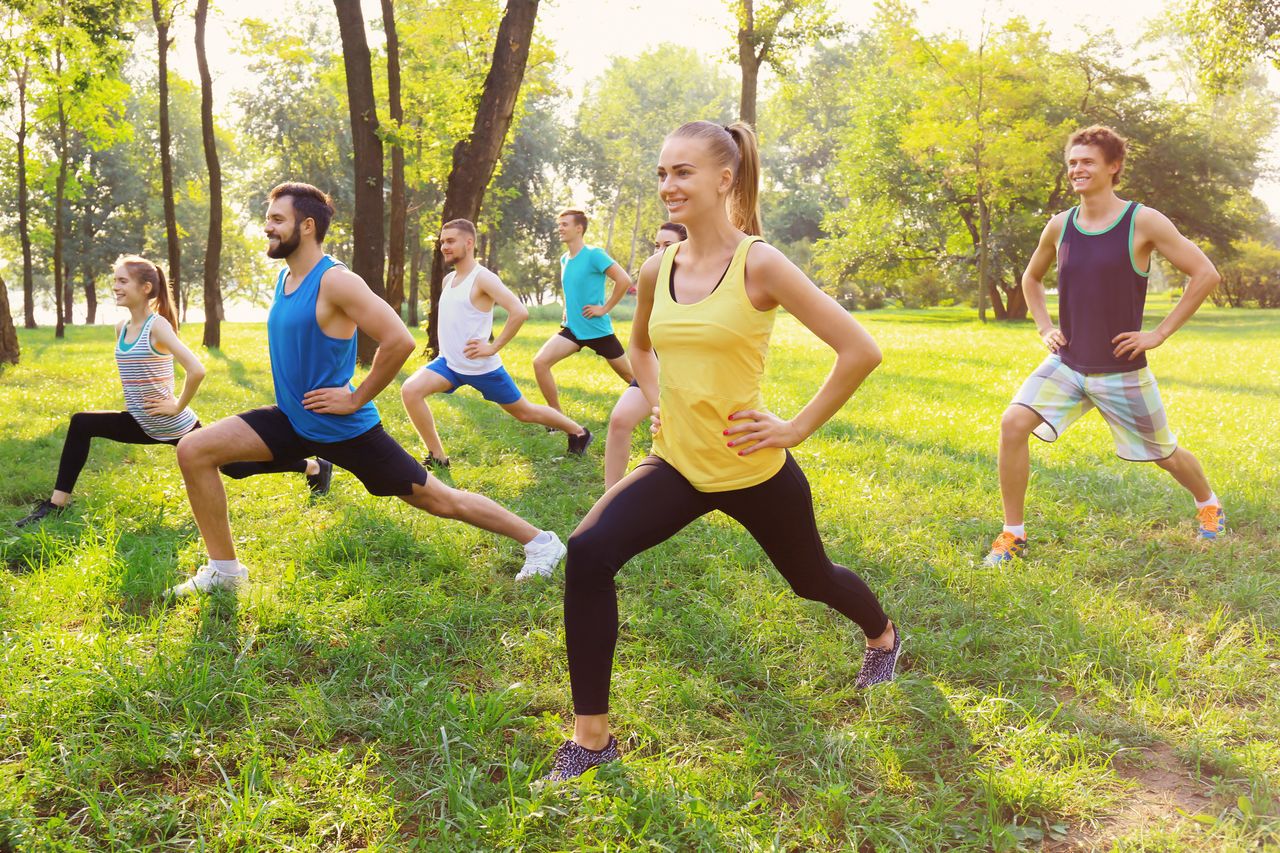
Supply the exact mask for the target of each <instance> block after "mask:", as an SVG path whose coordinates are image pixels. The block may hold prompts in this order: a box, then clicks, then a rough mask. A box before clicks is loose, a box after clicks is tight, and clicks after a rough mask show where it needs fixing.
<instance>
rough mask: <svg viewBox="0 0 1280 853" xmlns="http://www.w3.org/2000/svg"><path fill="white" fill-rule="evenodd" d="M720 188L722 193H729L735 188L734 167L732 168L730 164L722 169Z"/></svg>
mask: <svg viewBox="0 0 1280 853" xmlns="http://www.w3.org/2000/svg"><path fill="white" fill-rule="evenodd" d="M718 189H719V191H720V192H721V193H725V194H727V193H728V192H729V190H731V189H733V169H730V168H729V167H728V166H725V167H724V168H723V169H721V170H720V186H719V187H718Z"/></svg>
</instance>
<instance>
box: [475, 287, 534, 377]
mask: <svg viewBox="0 0 1280 853" xmlns="http://www.w3.org/2000/svg"><path fill="white" fill-rule="evenodd" d="M476 285H477V286H478V287H479V288H480V291H481V292H482V293H484V294H485V295H486V296H488V297H489V298H490V299H492V300H493V301H494V303H495V304H497V305H501V306H502V308H503V309H504V310H505V311H506V312H507V322H505V323H503V324H502V333H501V334H500V335H498V336H497V337H496V338H494V341H493V343H489V342H488V341H482V340H480V339H479V338H473V339H472V340H469V341H467V343H466V346H464V347H463V348H462V354H463V355H465V356H466V357H467V358H487V357H488V356H491V355H495V354H496V353H497V352H498V350H500V349H502V348H503V347H504V346H506V345H507V344H508V343H510V342H511V339H512V338H514V337H515V336H516V332H519V331H520V327H521V326H523V325H524V323H525V321H526V320H528V319H529V309H528V308H526V307H524V304H523V303H522V302H521V301H520V299H519V298H518V297H517V296H516V295H515V294H514V293H512V292H511V290H510V288H508V287H507V286H506V285H505V284H503V283H502V279H500V278H498V277H497V276H496V275H494V274H493V273H491V272H488V271H485V272H482V273H481V274H480V275H479V276H477V277H476Z"/></svg>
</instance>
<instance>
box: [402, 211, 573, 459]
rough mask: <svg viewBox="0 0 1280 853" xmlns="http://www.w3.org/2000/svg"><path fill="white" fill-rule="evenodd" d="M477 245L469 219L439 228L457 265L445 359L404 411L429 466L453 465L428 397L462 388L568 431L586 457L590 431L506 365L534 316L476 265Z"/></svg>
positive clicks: (443, 341) (417, 384)
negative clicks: (522, 383)
mask: <svg viewBox="0 0 1280 853" xmlns="http://www.w3.org/2000/svg"><path fill="white" fill-rule="evenodd" d="M475 248H476V227H475V225H473V224H472V223H471V222H470V221H469V220H466V219H454V220H452V221H450V222H446V223H445V224H444V227H442V228H441V229H440V254H442V255H443V256H444V261H445V263H447V264H453V272H451V273H449V275H447V276H445V279H444V287H443V289H442V290H441V293H440V308H439V310H440V327H439V334H440V356H439V357H438V358H436V359H435V360H434V361H432V362H431V363H430V364H428V365H427V366H426V367H423V368H421V369H419V370H418V371H417V372H416V373H414V374H413V376H410V377H409V379H408V380H406V381H405V383H404V386H403V387H402V388H401V389H400V397H401V399H403V400H404V408H405V411H407V412H408V413H409V419H410V420H412V421H413V426H414V428H415V429H416V430H417V431H418V435H419V436H421V437H422V443H423V444H425V445H426V446H427V457H426V459H425V460H423V461H424V463H425V464H426V465H427V466H428V467H431V468H447V467H448V466H449V457H448V456H447V455H446V454H445V452H444V445H443V444H442V443H441V442H440V434H439V433H438V432H437V431H436V424H435V419H434V418H432V417H431V409H430V407H428V406H427V399H426V398H427V397H430V396H431V395H432V394H438V393H440V392H442V391H443V392H445V393H447V394H452V393H453V392H454V391H455V390H457V389H458V388H459V387H460V386H462V385H470V386H472V387H473V388H475V389H476V390H477V391H479V392H480V393H481V394H483V395H484V398H485V399H486V400H489V401H491V402H494V403H497V404H498V405H499V406H501V407H502V408H503V409H504V410H505V411H506V412H507V413H508V414H510V415H511V416H512V417H514V418H515V419H516V420H519V421H523V422H524V423H532V424H542V425H543V426H546V427H549V428H551V429H558V430H560V431H562V432H564V433H565V434H567V435H568V436H569V453H571V454H573V455H576V456H581V455H582V454H583V453H585V452H586V449H587V445H588V444H590V443H591V440H592V438H593V436H592V435H591V431H590V430H588V429H584V428H583V427H580V426H578V425H577V424H576V423H574V422H573V421H571V420H569V419H568V418H567V417H565V416H564V415H562V414H561V413H560V412H557V411H556V410H555V409H553V408H551V407H550V406H540V405H538V404H536V403H530V402H529V401H528V400H527V399H525V397H524V395H522V394H521V393H520V389H519V388H517V387H516V383H515V382H514V381H512V379H511V376H510V375H509V374H508V373H507V370H506V368H504V367H503V366H502V358H501V356H499V355H498V352H499V351H500V350H501V349H502V348H503V347H504V346H506V345H507V344H508V343H509V342H510V341H511V339H512V338H514V337H515V336H516V332H518V331H519V330H520V327H521V326H522V325H523V324H524V321H525V320H528V319H529V309H527V308H525V307H524V305H522V304H521V303H520V300H519V299H517V298H516V295H515V294H514V293H512V292H511V291H510V290H509V289H508V288H507V286H506V285H504V284H503V283H502V280H501V279H499V278H498V277H497V276H496V275H494V274H493V273H492V272H490V271H489V270H487V269H485V268H484V267H482V266H480V264H479V263H477V262H476V258H475ZM494 305H501V306H502V307H503V308H504V309H505V310H506V312H507V322H506V323H505V324H503V327H502V333H501V334H500V335H498V337H497V338H496V339H494V340H493V342H492V343H490V340H489V339H490V338H491V337H492V334H493V307H494Z"/></svg>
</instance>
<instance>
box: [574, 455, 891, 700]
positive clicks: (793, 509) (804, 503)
mask: <svg viewBox="0 0 1280 853" xmlns="http://www.w3.org/2000/svg"><path fill="white" fill-rule="evenodd" d="M715 509H718V510H720V511H721V512H723V513H725V514H726V515H728V516H730V517H731V518H733V519H734V520H735V521H737V522H738V523H739V524H741V525H742V526H743V527H745V528H746V529H747V532H748V533H750V534H751V535H752V536H753V537H755V540H756V541H757V542H759V543H760V547H761V548H763V549H764V551H765V553H766V554H768V555H769V559H770V560H772V561H773V565H774V566H775V567H776V568H777V569H778V571H779V572H781V573H782V576H783V577H784V578H786V580H787V583H789V584H791V589H792V590H793V591H794V592H795V593H796V595H799V596H801V597H803V598H808V599H812V600H813V601H821V602H822V603H823V604H826V605H827V606H829V607H832V608H834V609H836V610H838V611H840V612H841V613H843V614H844V615H845V616H847V617H849V618H850V619H852V620H853V621H854V622H857V623H858V626H859V627H860V628H861V629H862V632H863V633H864V634H866V635H867V636H868V637H878V636H880V635H881V634H883V633H884V632H885V630H886V629H887V628H888V627H889V619H888V617H887V616H885V614H884V611H883V610H881V609H880V602H879V601H878V600H877V599H876V596H875V593H873V592H872V591H871V589H870V588H869V587H868V586H867V585H866V583H864V582H863V580H862V578H860V577H858V576H857V575H856V574H854V573H853V572H851V571H849V570H848V569H846V568H845V567H844V566H838V565H836V564H835V563H832V562H831V560H830V559H829V558H828V557H827V553H826V551H825V550H824V549H823V547H822V540H821V539H820V537H819V536H818V526H817V523H816V521H815V520H814V517H813V495H812V493H811V492H810V491H809V481H808V480H806V479H805V476H804V472H803V471H801V470H800V466H799V465H797V464H796V461H795V460H794V459H792V458H791V454H790V453H788V454H787V461H786V464H784V465H783V466H782V468H781V470H779V471H778V473H777V474H774V475H773V476H772V477H770V478H769V479H768V480H766V481H764V482H763V483H760V484H759V485H756V486H751V487H749V488H745V489H736V490H734V491H728V492H700V491H698V490H697V489H695V488H694V487H693V486H692V485H690V483H689V481H688V480H686V479H685V478H684V477H683V476H682V475H681V474H680V473H679V472H678V471H676V469H675V468H673V467H672V466H671V465H670V464H668V463H667V462H664V461H663V460H661V459H659V458H658V457H656V456H650V457H648V458H647V459H645V460H644V461H643V462H641V463H640V464H639V465H638V466H636V469H635V470H634V471H632V472H631V474H630V475H629V476H628V477H627V478H626V479H625V480H623V481H622V482H621V483H619V484H618V485H617V486H615V487H614V489H613V490H612V491H610V492H609V493H608V494H606V495H605V497H603V498H601V499H600V500H599V501H597V502H596V505H595V506H594V507H592V508H591V511H590V512H589V513H587V516H586V518H584V519H582V523H581V524H579V525H578V529H577V530H575V531H574V532H573V536H571V537H569V558H568V562H566V564H565V591H564V630H565V641H566V645H567V646H568V652H569V680H570V683H571V686H572V690H573V710H574V713H575V714H604V713H607V712H608V710H609V676H610V674H611V672H612V669H613V649H614V646H615V645H616V644H617V642H618V597H617V592H616V590H615V589H614V584H613V579H614V577H615V576H616V575H617V574H618V571H619V570H620V569H621V568H622V566H623V565H624V564H625V563H626V562H627V561H628V560H630V559H631V558H632V557H634V556H635V555H636V554H639V553H640V552H641V551H645V550H648V549H649V548H652V547H653V546H654V545H657V544H658V543H660V542H663V541H665V540H667V539H670V538H671V537H672V536H674V535H675V534H676V532H677V531H679V530H680V529H681V528H683V527H684V526H685V525H687V524H689V523H690V522H691V521H693V520H694V519H696V518H698V517H700V516H702V515H706V514H707V513H708V512H711V511H712V510H715Z"/></svg>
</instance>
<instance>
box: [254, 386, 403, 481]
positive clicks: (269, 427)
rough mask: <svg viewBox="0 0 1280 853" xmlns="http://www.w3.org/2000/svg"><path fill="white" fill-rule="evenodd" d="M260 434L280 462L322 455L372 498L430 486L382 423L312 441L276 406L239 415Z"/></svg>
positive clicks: (275, 459) (273, 455) (264, 407)
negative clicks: (340, 436) (339, 436)
mask: <svg viewBox="0 0 1280 853" xmlns="http://www.w3.org/2000/svg"><path fill="white" fill-rule="evenodd" d="M237 417H239V418H240V419H241V420H243V421H244V422H245V423H247V424H248V425H249V428H250V429H252V430H253V431H254V432H256V433H257V434H258V438H260V439H262V443H263V444H265V445H266V446H267V449H268V450H270V451H271V455H272V457H273V460H274V461H276V462H281V461H284V460H292V459H305V458H306V457H308V456H320V457H323V458H325V459H328V460H329V461H330V462H332V463H333V464H334V465H337V466H338V467H339V468H345V469H346V470H348V471H350V472H351V473H352V474H355V475H356V479H358V480H359V481H360V482H361V483H363V484H364V487H365V489H367V490H368V492H369V494H371V495H379V496H383V495H395V496H397V497H404V496H405V495H411V494H413V487H414V486H415V485H418V486H424V485H426V483H427V469H426V468H423V467H422V465H421V464H420V463H419V462H418V460H417V459H414V458H413V457H412V456H410V455H409V452H408V451H407V450H405V449H404V448H403V447H401V446H400V445H399V444H398V443H397V442H396V440H395V439H394V438H392V437H391V436H390V435H388V434H387V431H386V430H384V429H383V428H382V424H381V423H378V424H375V425H374V426H373V427H372V428H371V429H368V430H366V431H365V432H362V433H361V434H360V435H357V436H356V437H354V438H348V439H346V440H345V441H332V442H328V441H312V440H311V439H309V438H304V437H302V436H301V435H298V433H297V431H296V430H294V428H293V424H291V423H289V417H288V415H286V414H285V413H284V412H282V411H280V409H279V407H277V406H262V407H261V408H257V409H251V410H249V411H247V412H241V413H240V414H239V415H237Z"/></svg>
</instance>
